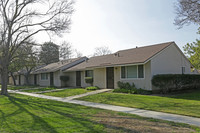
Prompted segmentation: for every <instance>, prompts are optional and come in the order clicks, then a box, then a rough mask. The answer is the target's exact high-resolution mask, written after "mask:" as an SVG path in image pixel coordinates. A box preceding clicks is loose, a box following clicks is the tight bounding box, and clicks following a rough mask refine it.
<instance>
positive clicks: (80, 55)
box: [74, 49, 83, 58]
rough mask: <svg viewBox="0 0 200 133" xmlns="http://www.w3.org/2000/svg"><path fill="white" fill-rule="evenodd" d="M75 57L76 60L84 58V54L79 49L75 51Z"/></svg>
mask: <svg viewBox="0 0 200 133" xmlns="http://www.w3.org/2000/svg"><path fill="white" fill-rule="evenodd" d="M74 56H75V58H79V57H83V54H82V53H81V52H80V51H78V50H77V49H75V50H74Z"/></svg>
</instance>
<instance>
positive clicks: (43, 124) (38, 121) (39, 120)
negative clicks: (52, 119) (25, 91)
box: [7, 96, 57, 133]
mask: <svg viewBox="0 0 200 133" xmlns="http://www.w3.org/2000/svg"><path fill="white" fill-rule="evenodd" d="M9 100H10V101H11V102H12V103H13V104H14V105H16V106H17V107H18V108H19V109H18V110H17V111H15V112H13V113H12V114H10V116H14V115H17V114H19V113H23V112H25V113H27V114H28V115H30V116H31V117H32V119H33V121H34V122H33V124H32V126H31V129H34V128H35V127H36V126H37V125H36V124H39V125H40V127H45V131H47V132H51V133H57V131H56V130H55V129H54V128H53V127H52V126H50V125H49V124H48V123H47V122H46V121H44V120H43V119H42V118H41V117H39V116H37V115H35V114H34V113H31V112H30V111H29V110H27V109H26V108H25V107H24V106H23V105H22V104H20V103H21V102H20V101H19V99H18V98H15V97H12V96H10V97H9ZM7 117H8V116H7ZM35 129H36V128H35Z"/></svg>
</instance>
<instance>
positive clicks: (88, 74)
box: [85, 70, 93, 77]
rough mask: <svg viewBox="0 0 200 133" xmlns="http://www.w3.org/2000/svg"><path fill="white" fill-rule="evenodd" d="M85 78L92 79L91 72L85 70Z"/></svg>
mask: <svg viewBox="0 0 200 133" xmlns="http://www.w3.org/2000/svg"><path fill="white" fill-rule="evenodd" d="M85 77H93V70H86V71H85Z"/></svg>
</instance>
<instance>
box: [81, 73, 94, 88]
mask: <svg viewBox="0 0 200 133" xmlns="http://www.w3.org/2000/svg"><path fill="white" fill-rule="evenodd" d="M93 74H94V73H93ZM88 86H91V85H90V84H87V83H85V71H81V87H83V88H85V87H88Z"/></svg>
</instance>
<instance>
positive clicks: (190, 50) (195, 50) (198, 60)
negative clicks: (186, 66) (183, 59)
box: [183, 40, 200, 69]
mask: <svg viewBox="0 0 200 133" xmlns="http://www.w3.org/2000/svg"><path fill="white" fill-rule="evenodd" d="M183 48H184V51H185V54H187V56H188V58H189V60H190V62H191V63H192V64H193V65H194V67H195V68H196V69H200V40H196V42H193V43H188V44H186V45H185V46H184V47H183Z"/></svg>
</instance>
